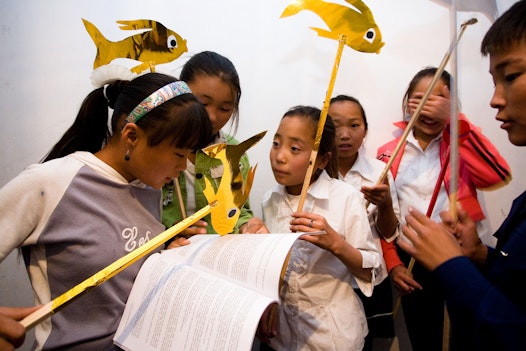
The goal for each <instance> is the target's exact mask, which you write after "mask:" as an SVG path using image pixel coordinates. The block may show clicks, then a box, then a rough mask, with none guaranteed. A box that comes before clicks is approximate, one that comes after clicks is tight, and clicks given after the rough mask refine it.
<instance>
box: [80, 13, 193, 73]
mask: <svg viewBox="0 0 526 351" xmlns="http://www.w3.org/2000/svg"><path fill="white" fill-rule="evenodd" d="M82 21H83V22H84V26H85V27H86V30H87V31H88V33H89V35H90V36H91V39H92V40H93V42H94V43H95V46H96V47H97V55H96V56H95V61H94V62H93V69H96V68H97V67H100V66H103V65H107V64H109V63H111V61H113V60H115V59H117V58H129V59H132V60H136V61H140V62H141V64H139V65H138V66H135V67H133V68H132V69H131V71H132V72H134V73H141V72H142V71H144V70H146V69H148V68H150V67H152V66H155V65H156V64H160V63H167V62H171V61H173V60H175V59H177V58H178V57H179V56H181V55H182V54H183V53H185V52H187V51H188V48H187V47H186V40H185V39H183V38H182V37H181V36H180V35H179V34H177V33H176V32H174V31H173V30H170V29H168V28H166V27H165V26H163V25H162V24H161V23H159V22H156V21H153V20H135V21H117V23H119V24H120V29H122V30H140V29H148V30H147V31H145V32H142V33H140V34H135V35H132V36H130V37H127V38H125V39H123V40H121V41H117V42H113V41H109V40H108V39H106V38H105V37H104V35H102V33H101V32H100V31H99V30H98V29H97V27H95V25H93V24H92V23H90V22H89V21H87V20H85V19H82Z"/></svg>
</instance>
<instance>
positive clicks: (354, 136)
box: [328, 100, 366, 159]
mask: <svg viewBox="0 0 526 351" xmlns="http://www.w3.org/2000/svg"><path fill="white" fill-rule="evenodd" d="M328 112H329V115H330V116H331V118H332V120H333V122H334V125H335V126H336V148H337V151H338V158H339V159H343V158H344V159H348V158H351V159H352V158H356V154H357V152H358V150H359V149H360V146H362V143H363V139H364V138H365V134H366V131H365V122H364V120H363V116H362V111H361V110H360V107H359V106H358V104H356V103H355V102H352V101H345V100H344V101H336V102H333V103H331V104H330V106H329V111H328Z"/></svg>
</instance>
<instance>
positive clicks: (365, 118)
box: [329, 95, 369, 132]
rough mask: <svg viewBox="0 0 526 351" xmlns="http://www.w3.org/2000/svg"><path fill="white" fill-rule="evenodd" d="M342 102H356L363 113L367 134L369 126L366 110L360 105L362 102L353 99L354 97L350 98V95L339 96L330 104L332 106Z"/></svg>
mask: <svg viewBox="0 0 526 351" xmlns="http://www.w3.org/2000/svg"><path fill="white" fill-rule="evenodd" d="M340 101H350V102H354V103H355V104H356V105H358V108H359V109H360V112H361V113H362V118H363V123H364V126H365V132H367V130H368V129H369V125H368V123H367V116H366V115H365V110H364V108H363V106H362V104H361V103H360V101H359V100H358V99H357V98H355V97H353V96H349V95H338V96H335V97H333V98H332V99H331V101H330V103H329V105H330V104H332V103H333V102H340Z"/></svg>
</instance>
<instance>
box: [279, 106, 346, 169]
mask: <svg viewBox="0 0 526 351" xmlns="http://www.w3.org/2000/svg"><path fill="white" fill-rule="evenodd" d="M291 116H299V117H304V118H306V119H308V120H310V122H312V124H313V125H314V134H313V135H312V138H313V139H315V138H316V132H317V127H318V123H319V121H320V116H321V110H320V109H319V108H316V107H313V106H304V105H299V106H294V107H292V108H290V109H289V110H288V111H287V112H285V114H284V115H283V117H282V119H283V118H285V117H291ZM335 138H336V127H335V126H334V122H333V121H332V118H331V117H330V116H329V115H327V119H326V120H325V125H324V127H323V132H322V135H321V140H320V145H319V149H318V156H325V155H327V154H328V153H331V157H330V159H329V162H328V163H327V166H325V170H326V171H327V174H329V176H330V177H331V178H338V163H337V158H336V141H335ZM318 175H319V174H318Z"/></svg>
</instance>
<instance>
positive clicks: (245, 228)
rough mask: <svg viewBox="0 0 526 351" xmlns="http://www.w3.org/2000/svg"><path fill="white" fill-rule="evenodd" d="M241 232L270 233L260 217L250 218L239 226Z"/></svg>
mask: <svg viewBox="0 0 526 351" xmlns="http://www.w3.org/2000/svg"><path fill="white" fill-rule="evenodd" d="M239 232H240V233H241V234H268V233H269V230H268V228H267V226H266V225H265V223H263V221H262V220H261V219H260V218H257V217H253V218H250V219H249V220H248V221H247V222H246V223H245V224H243V225H242V226H241V227H240V228H239Z"/></svg>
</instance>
